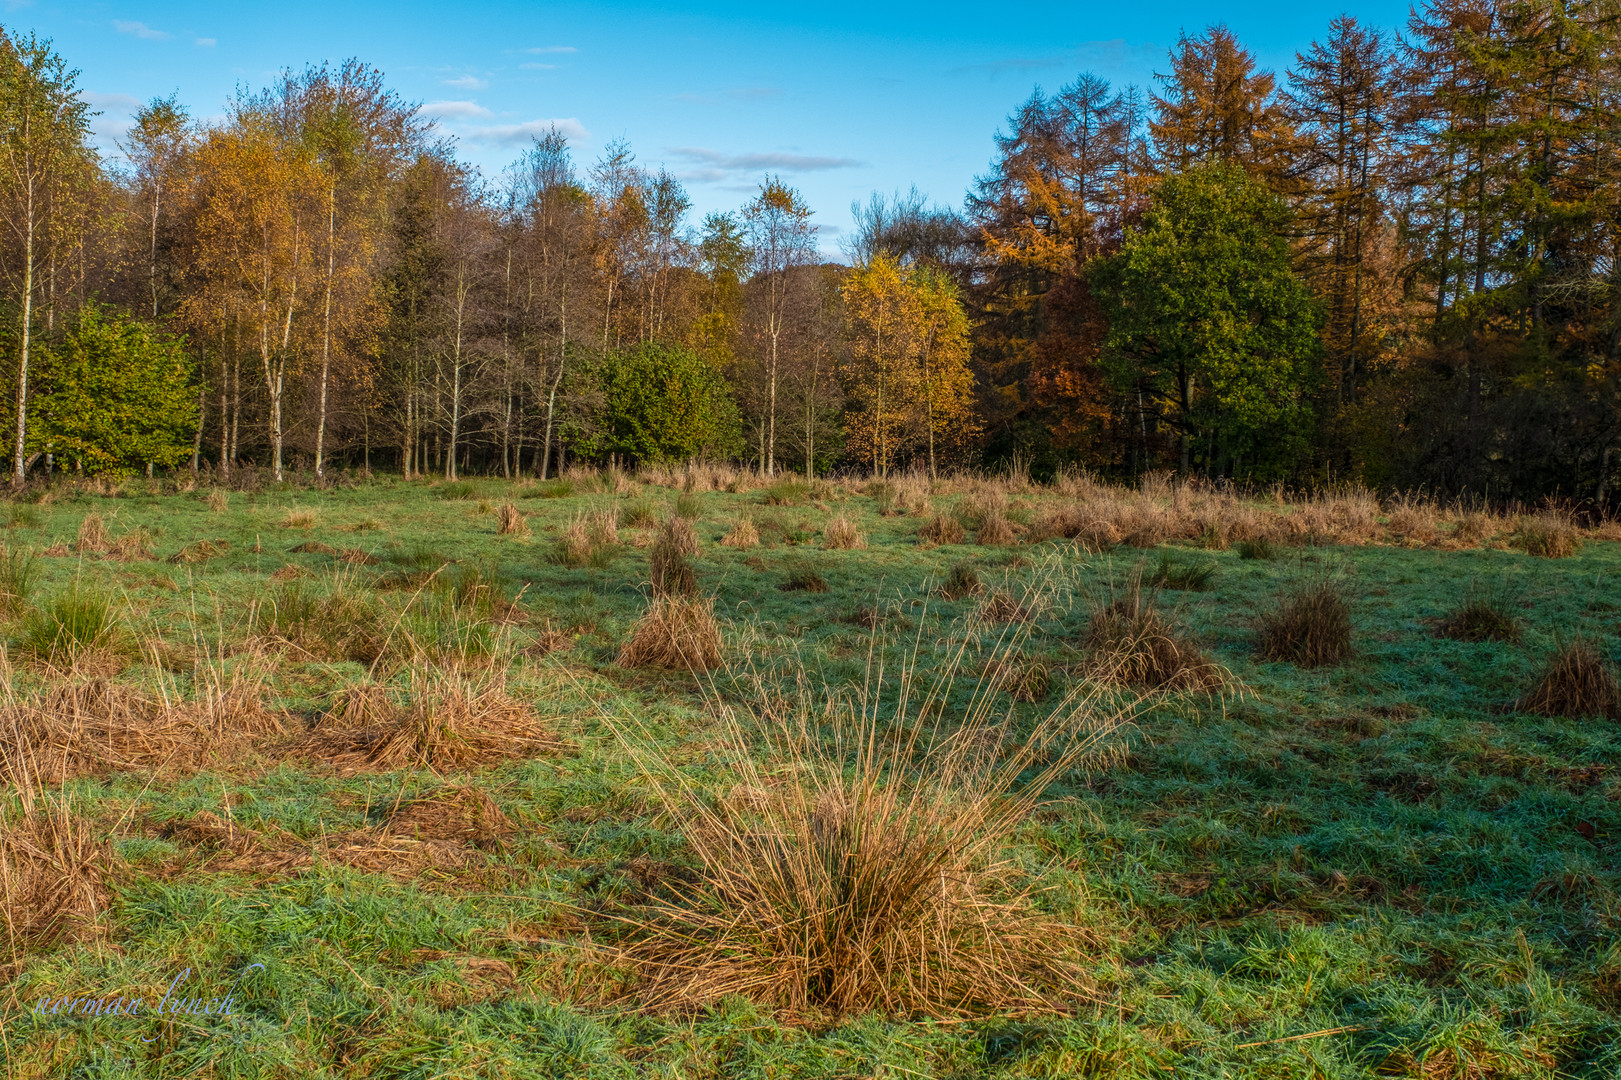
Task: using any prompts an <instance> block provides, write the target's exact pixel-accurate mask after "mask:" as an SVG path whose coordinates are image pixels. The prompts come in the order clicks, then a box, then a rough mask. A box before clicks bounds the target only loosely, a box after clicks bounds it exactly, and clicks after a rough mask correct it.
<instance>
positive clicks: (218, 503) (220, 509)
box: [203, 488, 231, 514]
mask: <svg viewBox="0 0 1621 1080" xmlns="http://www.w3.org/2000/svg"><path fill="white" fill-rule="evenodd" d="M203 502H205V503H207V504H208V508H209V509H210V510H212V511H213V512H214V513H216V514H223V513H225V511H227V510H229V509H230V508H231V500H230V499H229V498H227V497H226V495H225V492H223V491H220V490H219V489H218V488H215V489H214V490H213V491H210V492H209V493H208V494H207V495H206V496H204V497H203Z"/></svg>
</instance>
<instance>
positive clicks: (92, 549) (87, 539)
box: [73, 513, 112, 555]
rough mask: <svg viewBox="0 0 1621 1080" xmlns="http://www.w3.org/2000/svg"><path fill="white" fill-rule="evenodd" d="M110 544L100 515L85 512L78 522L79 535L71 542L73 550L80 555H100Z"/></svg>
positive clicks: (105, 525)
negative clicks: (81, 519)
mask: <svg viewBox="0 0 1621 1080" xmlns="http://www.w3.org/2000/svg"><path fill="white" fill-rule="evenodd" d="M111 546H112V538H111V537H110V536H108V535H107V523H106V522H105V521H103V520H102V519H101V515H100V514H96V513H90V514H86V515H85V516H84V520H83V521H81V522H79V537H78V539H77V540H75V541H74V543H73V550H74V551H76V552H78V553H79V554H81V555H101V554H104V553H105V552H106V551H107V549H108V548H109V547H111Z"/></svg>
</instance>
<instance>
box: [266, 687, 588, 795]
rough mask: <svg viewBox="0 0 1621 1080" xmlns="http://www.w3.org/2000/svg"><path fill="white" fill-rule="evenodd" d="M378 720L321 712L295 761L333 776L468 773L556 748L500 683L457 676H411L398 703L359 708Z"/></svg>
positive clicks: (381, 701)
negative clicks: (361, 722)
mask: <svg viewBox="0 0 1621 1080" xmlns="http://www.w3.org/2000/svg"><path fill="white" fill-rule="evenodd" d="M378 714H381V715H382V717H383V719H382V720H381V722H372V723H368V724H366V725H365V726H361V727H344V726H340V724H339V723H338V722H337V721H340V720H341V719H342V718H341V717H334V716H333V714H331V713H329V714H328V715H327V718H326V720H325V721H323V722H322V723H321V724H320V725H319V726H317V728H316V729H315V730H314V731H313V732H311V733H310V735H309V736H308V737H307V738H305V739H304V741H303V742H302V743H301V744H300V745H299V746H298V747H297V748H296V750H295V754H296V756H298V757H300V758H303V759H306V760H312V761H323V762H326V763H328V764H331V765H334V766H336V767H337V768H338V770H339V771H340V772H359V771H362V770H370V769H378V770H387V769H406V768H428V769H433V770H435V771H437V772H444V771H452V770H463V769H470V768H475V767H477V766H480V765H485V764H489V763H491V762H496V761H501V760H504V759H507V758H514V757H533V756H536V755H538V754H542V753H548V752H553V751H556V750H558V749H559V748H561V745H562V743H561V741H560V740H559V739H558V738H557V737H556V736H555V735H553V734H552V733H551V732H550V731H549V730H548V729H547V728H546V726H545V725H544V724H543V723H542V722H541V721H540V719H539V717H537V716H536V715H535V711H534V709H532V708H530V707H529V706H528V705H526V704H525V703H523V702H521V701H519V700H517V699H516V698H514V697H512V695H511V694H509V693H508V692H507V689H506V685H505V680H503V679H501V678H499V677H486V678H483V679H478V680H475V679H473V678H470V677H469V676H467V675H465V674H463V673H461V672H446V671H439V670H434V671H432V672H431V673H426V674H424V673H422V672H420V671H419V672H414V673H413V676H412V684H411V687H410V689H409V691H408V693H407V695H406V701H405V703H404V704H394V703H392V702H391V701H390V700H389V698H388V697H387V696H386V695H379V696H374V697H372V698H371V699H370V700H368V701H367V702H366V705H365V708H364V710H363V711H362V716H363V717H364V718H365V719H370V718H371V717H373V716H376V715H378Z"/></svg>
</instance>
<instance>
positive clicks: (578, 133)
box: [467, 116, 590, 145]
mask: <svg viewBox="0 0 1621 1080" xmlns="http://www.w3.org/2000/svg"><path fill="white" fill-rule="evenodd" d="M552 128H556V129H557V130H558V131H560V132H562V133H563V134H564V135H567V136H568V137H569V138H571V139H585V138H589V137H590V132H588V131H586V130H585V125H584V124H581V123H580V121H579V120H578V119H576V118H574V117H572V116H570V117H568V118H566V119H557V120H530V121H527V122H525V123H522V124H492V125H490V126H488V127H476V128H469V129H468V131H467V138H469V139H472V140H474V141H476V142H488V143H499V144H505V145H510V144H513V143H523V142H528V141H529V140H530V139H538V138H540V137H541V136H543V135H545V134H546V133H547V132H548V131H550V130H551V129H552Z"/></svg>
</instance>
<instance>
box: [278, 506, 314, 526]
mask: <svg viewBox="0 0 1621 1080" xmlns="http://www.w3.org/2000/svg"><path fill="white" fill-rule="evenodd" d="M314 524H315V511H314V510H311V509H309V508H308V507H303V506H295V507H292V508H291V509H289V510H288V511H287V516H286V517H284V518H282V519H281V527H282V528H284V529H307V528H309V527H310V526H312V525H314Z"/></svg>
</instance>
